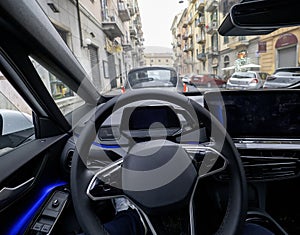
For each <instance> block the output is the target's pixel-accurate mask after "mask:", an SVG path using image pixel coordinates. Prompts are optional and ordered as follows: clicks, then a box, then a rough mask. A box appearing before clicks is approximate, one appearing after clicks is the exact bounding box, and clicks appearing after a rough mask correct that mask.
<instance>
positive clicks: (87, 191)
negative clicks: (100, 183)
mask: <svg viewBox="0 0 300 235" xmlns="http://www.w3.org/2000/svg"><path fill="white" fill-rule="evenodd" d="M122 163H123V159H122V158H121V159H119V160H117V161H116V162H113V163H111V164H110V165H108V166H107V167H104V168H102V169H101V170H99V171H98V172H97V173H96V174H95V175H94V176H93V178H92V179H91V181H90V183H89V186H88V187H87V190H86V194H87V195H88V197H89V198H90V199H92V200H93V201H99V200H106V199H113V198H116V197H121V196H123V195H114V196H106V197H94V196H93V195H92V194H91V193H90V191H91V188H92V185H93V183H94V181H95V179H96V178H97V177H98V176H99V175H102V174H104V173H105V172H107V173H106V174H105V175H103V176H104V177H107V176H108V175H109V174H110V173H112V172H115V171H116V168H118V167H120V164H122ZM109 170H111V171H109Z"/></svg>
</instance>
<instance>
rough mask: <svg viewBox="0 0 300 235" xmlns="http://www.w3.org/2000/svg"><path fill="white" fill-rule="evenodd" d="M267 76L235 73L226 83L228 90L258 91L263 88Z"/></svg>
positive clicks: (264, 74)
mask: <svg viewBox="0 0 300 235" xmlns="http://www.w3.org/2000/svg"><path fill="white" fill-rule="evenodd" d="M267 76H268V74H267V73H264V72H256V71H247V72H235V73H233V74H232V75H231V77H230V78H229V79H228V81H227V88H228V89H239V90H240V89H259V88H262V87H263V84H264V79H266V77H267Z"/></svg>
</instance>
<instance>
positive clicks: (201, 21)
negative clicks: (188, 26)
mask: <svg viewBox="0 0 300 235" xmlns="http://www.w3.org/2000/svg"><path fill="white" fill-rule="evenodd" d="M196 22H197V26H198V27H202V26H203V25H205V17H204V16H201V17H199V18H198V19H197V21H196Z"/></svg>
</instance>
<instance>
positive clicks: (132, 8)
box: [128, 4, 135, 16]
mask: <svg viewBox="0 0 300 235" xmlns="http://www.w3.org/2000/svg"><path fill="white" fill-rule="evenodd" d="M128 10H129V14H130V16H134V15H135V10H134V7H133V5H132V4H129V5H128Z"/></svg>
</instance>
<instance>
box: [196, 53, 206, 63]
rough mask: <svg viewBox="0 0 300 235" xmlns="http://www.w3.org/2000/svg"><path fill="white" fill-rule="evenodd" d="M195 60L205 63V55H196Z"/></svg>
mask: <svg viewBox="0 0 300 235" xmlns="http://www.w3.org/2000/svg"><path fill="white" fill-rule="evenodd" d="M197 59H198V60H201V61H206V54H205V53H198V54H197Z"/></svg>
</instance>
